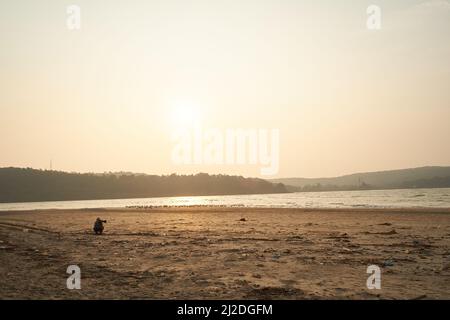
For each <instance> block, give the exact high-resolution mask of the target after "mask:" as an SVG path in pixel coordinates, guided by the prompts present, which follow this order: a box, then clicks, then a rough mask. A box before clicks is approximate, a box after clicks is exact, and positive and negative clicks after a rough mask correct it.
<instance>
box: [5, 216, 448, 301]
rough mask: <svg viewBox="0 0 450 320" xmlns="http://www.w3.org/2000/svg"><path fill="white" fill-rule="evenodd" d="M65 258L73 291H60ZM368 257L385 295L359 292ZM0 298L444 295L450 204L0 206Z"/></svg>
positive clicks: (430, 297) (232, 297) (440, 297)
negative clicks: (100, 229)
mask: <svg viewBox="0 0 450 320" xmlns="http://www.w3.org/2000/svg"><path fill="white" fill-rule="evenodd" d="M97 216H99V217H101V218H102V219H106V220H108V222H107V224H106V225H105V227H106V229H105V234H104V235H102V236H95V235H93V233H92V225H93V223H94V220H95V218H96V217H97ZM241 218H245V219H246V221H240V220H241ZM72 264H76V265H78V266H79V267H80V268H81V279H82V280H81V286H82V288H81V290H68V289H67V288H66V279H67V277H68V274H66V269H67V267H68V266H69V265H72ZM372 264H376V265H379V266H380V267H381V270H382V274H381V286H382V289H381V290H368V289H367V288H366V280H367V277H368V276H369V275H368V274H367V273H366V268H367V266H368V265H372ZM0 298H1V299H10V298H24V299H128V298H131V299H379V298H380V299H414V298H426V299H435V298H437V299H443V298H446V299H449V298H450V210H446V209H441V210H431V209H416V210H412V209H408V210H406V209H405V210H307V209H250V208H205V207H198V208H159V209H145V210H142V209H141V210H139V209H120V210H118V209H97V210H61V211H59V210H47V211H31V212H2V213H0Z"/></svg>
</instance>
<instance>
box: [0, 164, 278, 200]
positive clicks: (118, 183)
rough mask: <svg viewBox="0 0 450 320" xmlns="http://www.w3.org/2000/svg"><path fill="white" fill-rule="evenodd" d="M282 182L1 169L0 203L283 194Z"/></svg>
mask: <svg viewBox="0 0 450 320" xmlns="http://www.w3.org/2000/svg"><path fill="white" fill-rule="evenodd" d="M284 192H287V189H286V188H285V186H284V185H283V184H278V183H277V184H273V183H270V182H268V181H266V180H262V179H257V178H243V177H240V176H227V175H208V174H205V173H199V174H196V175H175V174H173V175H166V176H156V175H143V174H136V175H133V174H130V173H124V174H121V173H110V174H79V173H67V172H59V171H48V170H35V169H30V168H26V169H22V168H0V202H3V203H5V202H31V201H59V200H94V199H120V198H146V197H163V196H200V195H234V194H266V193H284Z"/></svg>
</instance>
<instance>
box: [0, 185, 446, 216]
mask: <svg viewBox="0 0 450 320" xmlns="http://www.w3.org/2000/svg"><path fill="white" fill-rule="evenodd" d="M159 206H167V207H178V206H229V207H268V208H450V188H434V189H396V190H362V191H359V190H358V191H327V192H296V193H281V194H255V195H228V196H193V197H160V198H136V199H108V200H81V201H48V202H25V203H0V211H17V210H46V209H93V208H126V207H159Z"/></svg>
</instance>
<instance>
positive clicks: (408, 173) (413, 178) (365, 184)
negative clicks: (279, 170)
mask: <svg viewBox="0 0 450 320" xmlns="http://www.w3.org/2000/svg"><path fill="white" fill-rule="evenodd" d="M270 181H271V182H274V183H283V184H285V185H286V186H287V188H288V189H290V190H291V191H328V190H368V189H398V188H405V189H410V188H448V187H450V167H421V168H412V169H401V170H388V171H378V172H366V173H354V174H349V175H345V176H340V177H333V178H311V179H309V178H286V179H273V180H270Z"/></svg>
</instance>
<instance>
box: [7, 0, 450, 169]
mask: <svg viewBox="0 0 450 320" xmlns="http://www.w3.org/2000/svg"><path fill="white" fill-rule="evenodd" d="M71 4H75V5H78V6H79V7H80V8H81V29H80V30H69V29H68V28H67V25H66V20H67V17H68V15H67V13H66V7H67V6H68V5H71ZM371 4H376V5H378V6H379V7H380V8H381V30H377V31H374V30H368V29H367V27H366V20H367V18H368V15H367V13H366V9H367V7H368V6H369V5H371ZM0 44H1V47H0V48H1V49H0V70H1V72H0V88H1V94H0V167H3V166H20V167H35V168H48V167H49V164H50V160H51V159H52V160H53V168H54V169H58V170H65V171H81V172H86V171H95V172H104V171H133V172H145V173H154V174H167V173H172V172H179V173H195V172H199V171H202V172H209V173H227V174H242V175H245V176H258V175H259V167H258V166H254V165H244V166H243V165H234V166H230V165H227V166H206V165H202V166H177V165H175V164H174V163H173V162H172V160H171V151H172V150H173V141H171V135H172V134H173V131H174V130H175V128H176V127H177V126H181V125H182V124H180V123H181V122H183V121H184V120H186V117H187V118H189V116H191V117H194V118H197V117H198V118H199V119H201V125H202V127H204V128H217V129H219V130H226V129H230V128H243V129H246V128H256V129H258V128H275V129H279V130H280V131H279V132H280V157H279V174H278V176H279V177H288V176H304V177H318V176H334V175H341V174H346V173H353V172H359V171H373V170H383V169H395V168H404V167H416V166H423V165H450V148H449V146H450V125H449V121H450V1H447V0H440V1H402V0H397V1H393V0H383V1H381V0H380V1H374V0H371V1H356V0H355V1H336V0H329V1H323V0H322V1H320V0H319V1H317V0H316V1H312V0H311V1H301V0H295V1H294V0H197V1H190V0H147V1H136V0H134V1H133V0H128V1H113V0H108V1H106V0H104V1H98V0H95V1H94V0H86V1H80V0H74V1H61V0H55V1H44V0H40V1H29V0H26V1H25V0H14V1H6V0H0ZM180 110H183V111H180ZM186 110H187V111H188V112H187V113H186ZM189 110H191V113H189ZM180 115H181V116H180ZM180 118H181V119H180Z"/></svg>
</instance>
